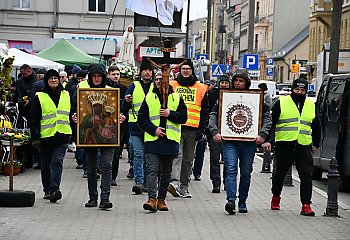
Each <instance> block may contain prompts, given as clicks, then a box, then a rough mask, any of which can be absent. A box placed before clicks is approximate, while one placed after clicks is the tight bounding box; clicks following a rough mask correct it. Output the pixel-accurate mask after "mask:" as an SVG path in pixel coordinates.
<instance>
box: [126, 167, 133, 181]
mask: <svg viewBox="0 0 350 240" xmlns="http://www.w3.org/2000/svg"><path fill="white" fill-rule="evenodd" d="M126 178H129V179H132V178H134V169H133V168H132V167H131V168H129V173H128V175H126Z"/></svg>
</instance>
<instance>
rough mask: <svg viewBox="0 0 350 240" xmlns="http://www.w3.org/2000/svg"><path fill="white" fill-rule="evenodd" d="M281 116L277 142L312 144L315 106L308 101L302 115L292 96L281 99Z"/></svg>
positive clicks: (277, 127) (277, 129) (278, 124)
mask: <svg viewBox="0 0 350 240" xmlns="http://www.w3.org/2000/svg"><path fill="white" fill-rule="evenodd" d="M280 106H281V115H280V117H279V120H278V123H277V125H276V141H294V140H298V143H299V144H301V145H310V144H311V143H312V136H311V134H312V129H311V123H312V121H313V120H314V118H315V104H314V103H313V102H312V101H311V100H309V99H306V100H305V102H304V106H303V110H302V112H301V115H300V113H299V110H298V108H297V106H296V105H295V103H294V101H293V99H292V98H291V97H290V96H286V97H280Z"/></svg>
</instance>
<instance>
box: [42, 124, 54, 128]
mask: <svg viewBox="0 0 350 240" xmlns="http://www.w3.org/2000/svg"><path fill="white" fill-rule="evenodd" d="M55 126H56V123H53V124H45V125H42V126H41V129H48V128H53V127H55Z"/></svg>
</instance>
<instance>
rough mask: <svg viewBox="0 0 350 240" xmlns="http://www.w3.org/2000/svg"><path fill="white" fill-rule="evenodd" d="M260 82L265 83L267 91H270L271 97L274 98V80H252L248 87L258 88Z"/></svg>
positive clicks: (275, 91)
mask: <svg viewBox="0 0 350 240" xmlns="http://www.w3.org/2000/svg"><path fill="white" fill-rule="evenodd" d="M260 83H266V85H267V89H268V92H269V93H270V96H271V98H274V97H275V96H276V94H277V83H276V82H274V81H266V80H252V84H251V85H250V89H259V87H258V85H259V84H260Z"/></svg>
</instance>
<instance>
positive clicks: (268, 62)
mask: <svg viewBox="0 0 350 240" xmlns="http://www.w3.org/2000/svg"><path fill="white" fill-rule="evenodd" d="M273 64H274V61H273V58H268V59H267V60H266V65H268V66H273Z"/></svg>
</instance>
